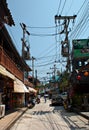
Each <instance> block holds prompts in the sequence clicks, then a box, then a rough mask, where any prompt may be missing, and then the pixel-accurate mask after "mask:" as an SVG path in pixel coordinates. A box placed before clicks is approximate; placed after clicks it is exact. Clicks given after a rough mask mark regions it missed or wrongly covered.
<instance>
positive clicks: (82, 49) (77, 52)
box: [72, 39, 89, 58]
mask: <svg viewBox="0 0 89 130" xmlns="http://www.w3.org/2000/svg"><path fill="white" fill-rule="evenodd" d="M72 44H73V58H89V39H76V40H73V41H72Z"/></svg>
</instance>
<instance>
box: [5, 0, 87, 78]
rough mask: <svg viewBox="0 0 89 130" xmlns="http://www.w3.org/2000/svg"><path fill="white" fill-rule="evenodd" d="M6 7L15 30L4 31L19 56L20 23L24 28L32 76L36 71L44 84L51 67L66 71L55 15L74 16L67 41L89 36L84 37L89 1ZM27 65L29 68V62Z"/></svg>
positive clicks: (36, 1) (25, 0)
mask: <svg viewBox="0 0 89 130" xmlns="http://www.w3.org/2000/svg"><path fill="white" fill-rule="evenodd" d="M7 3H8V8H9V9H10V12H11V14H12V17H13V20H14V22H15V26H12V27H9V26H8V25H6V27H7V29H8V31H9V33H10V36H11V37H12V40H13V43H14V44H15V46H16V48H17V50H18V52H19V54H20V55H21V50H22V42H21V38H22V37H23V31H22V28H21V26H20V23H24V24H25V25H26V29H27V31H28V32H29V33H30V36H29V37H28V36H27V35H26V39H27V41H28V42H27V44H28V45H30V56H31V57H34V58H35V60H34V76H35V70H37V77H38V79H39V80H45V79H46V77H48V76H50V75H47V73H50V74H51V73H52V72H53V68H54V65H56V70H58V71H63V70H65V69H66V62H65V60H66V58H64V57H62V55H61V41H62V40H64V37H65V35H60V34H58V33H59V32H60V30H61V29H62V28H63V26H59V22H58V21H56V23H55V15H61V16H73V15H77V17H76V20H75V23H74V24H73V21H72V22H71V21H70V28H69V30H71V31H70V35H69V40H70V41H71V40H72V39H73V38H77V39H78V38H88V37H89V36H88V34H89V33H88V32H87V33H85V32H86V30H88V17H89V16H88V14H89V13H88V14H87V13H86V14H87V15H86V17H85V14H84V12H87V11H88V7H89V6H88V0H78V1H77V0H18V1H16V0H14V1H12V0H7ZM85 18H86V19H85ZM84 20H85V21H84ZM86 21H87V22H86ZM61 23H63V21H61ZM56 26H58V27H56ZM85 28H86V30H85ZM84 31H85V32H84ZM56 34H57V35H56ZM26 62H27V64H28V65H29V66H30V67H31V68H32V60H29V61H26Z"/></svg>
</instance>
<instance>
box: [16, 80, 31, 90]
mask: <svg viewBox="0 0 89 130" xmlns="http://www.w3.org/2000/svg"><path fill="white" fill-rule="evenodd" d="M14 93H29V90H28V89H27V88H26V86H25V85H24V84H23V82H22V81H20V80H18V79H17V78H16V79H15V81H14Z"/></svg>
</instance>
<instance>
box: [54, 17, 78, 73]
mask: <svg viewBox="0 0 89 130" xmlns="http://www.w3.org/2000/svg"><path fill="white" fill-rule="evenodd" d="M75 18H76V15H74V16H61V15H59V16H57V15H56V16H55V22H56V20H58V21H59V20H64V30H62V32H60V34H62V33H65V40H64V42H63V43H66V44H67V45H68V62H67V66H68V70H69V72H70V70H71V69H70V45H69V40H68V34H69V31H68V26H69V22H70V20H73V22H74V19H75Z"/></svg>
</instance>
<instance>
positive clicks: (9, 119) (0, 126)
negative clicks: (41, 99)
mask: <svg viewBox="0 0 89 130" xmlns="http://www.w3.org/2000/svg"><path fill="white" fill-rule="evenodd" d="M27 109H28V108H27V107H25V108H19V109H18V110H17V111H14V112H12V113H9V114H7V115H5V116H4V117H3V118H1V119H0V130H9V128H10V126H11V125H12V124H13V123H14V122H15V121H16V120H17V119H18V118H19V117H20V116H21V115H22V114H23V113H24V112H25V111H26V110H27Z"/></svg>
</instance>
